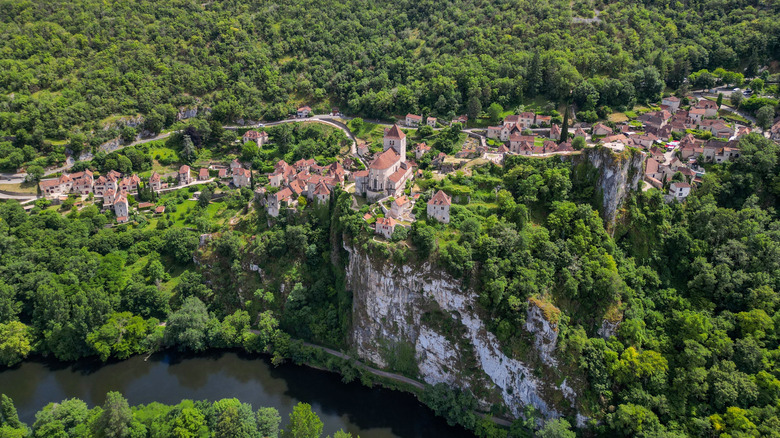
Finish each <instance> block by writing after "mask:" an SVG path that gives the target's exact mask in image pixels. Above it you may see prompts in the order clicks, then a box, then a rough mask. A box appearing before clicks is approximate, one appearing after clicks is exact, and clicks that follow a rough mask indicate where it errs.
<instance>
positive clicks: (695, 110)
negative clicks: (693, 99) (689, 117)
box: [689, 108, 706, 115]
mask: <svg viewBox="0 0 780 438" xmlns="http://www.w3.org/2000/svg"><path fill="white" fill-rule="evenodd" d="M705 112H706V110H705V109H704V108H694V109H692V110H691V111H690V112H689V114H701V115H704V113H705Z"/></svg>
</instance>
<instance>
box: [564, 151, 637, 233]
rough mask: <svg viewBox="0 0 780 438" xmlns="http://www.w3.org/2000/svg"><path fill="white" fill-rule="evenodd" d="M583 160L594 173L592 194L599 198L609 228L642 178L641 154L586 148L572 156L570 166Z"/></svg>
mask: <svg viewBox="0 0 780 438" xmlns="http://www.w3.org/2000/svg"><path fill="white" fill-rule="evenodd" d="M583 160H585V161H587V163H589V164H590V165H592V166H593V167H595V168H596V169H597V170H598V181H597V182H596V192H597V193H599V194H600V196H601V203H602V212H601V213H602V216H603V217H604V220H605V221H606V223H607V228H609V229H611V228H612V225H613V224H614V223H615V219H616V218H617V214H618V210H619V209H620V207H621V205H622V204H623V201H624V200H625V199H626V196H627V195H628V193H629V192H630V191H632V190H636V188H637V186H638V184H639V182H640V181H641V179H642V174H643V173H644V172H643V164H644V161H645V153H644V152H641V151H639V150H636V149H630V148H629V149H626V150H624V151H621V152H615V151H613V150H611V149H608V148H605V147H596V148H586V149H583V151H582V154H581V155H578V156H575V161H574V164H579V163H581V162H582V161H583Z"/></svg>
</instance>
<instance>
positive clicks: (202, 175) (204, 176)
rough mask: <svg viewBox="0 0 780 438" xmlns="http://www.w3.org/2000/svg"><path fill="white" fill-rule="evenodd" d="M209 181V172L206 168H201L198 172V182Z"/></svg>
mask: <svg viewBox="0 0 780 438" xmlns="http://www.w3.org/2000/svg"><path fill="white" fill-rule="evenodd" d="M208 179H209V170H208V169H207V168H205V167H201V168H200V170H198V181H206V180H208Z"/></svg>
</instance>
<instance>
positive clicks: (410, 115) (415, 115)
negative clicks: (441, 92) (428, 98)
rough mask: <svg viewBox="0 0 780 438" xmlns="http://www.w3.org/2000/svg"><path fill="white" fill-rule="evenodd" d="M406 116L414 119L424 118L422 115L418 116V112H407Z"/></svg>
mask: <svg viewBox="0 0 780 438" xmlns="http://www.w3.org/2000/svg"><path fill="white" fill-rule="evenodd" d="M406 118H407V119H412V120H422V116H418V115H417V114H407V115H406Z"/></svg>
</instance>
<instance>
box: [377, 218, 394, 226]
mask: <svg viewBox="0 0 780 438" xmlns="http://www.w3.org/2000/svg"><path fill="white" fill-rule="evenodd" d="M397 223H398V222H396V221H395V219H393V218H391V217H380V218H377V219H376V224H377V225H384V226H387V227H394V226H395V225H396V224H397Z"/></svg>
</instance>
